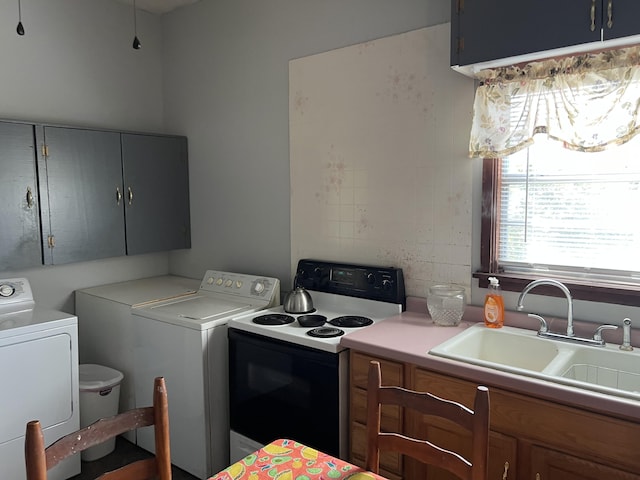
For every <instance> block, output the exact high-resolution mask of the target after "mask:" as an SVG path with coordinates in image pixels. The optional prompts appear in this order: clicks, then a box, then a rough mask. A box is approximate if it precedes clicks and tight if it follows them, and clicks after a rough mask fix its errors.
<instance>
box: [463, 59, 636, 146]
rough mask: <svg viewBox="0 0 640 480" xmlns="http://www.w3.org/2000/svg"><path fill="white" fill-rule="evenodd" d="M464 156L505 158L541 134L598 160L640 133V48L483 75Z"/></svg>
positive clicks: (479, 76)
mask: <svg viewBox="0 0 640 480" xmlns="http://www.w3.org/2000/svg"><path fill="white" fill-rule="evenodd" d="M477 78H478V79H479V80H480V86H479V87H478V88H477V91H476V97H475V103H474V115H473V125H472V128H471V139H470V142H469V155H470V156H471V157H484V158H491V157H503V156H505V155H509V154H511V153H514V152H516V151H518V150H521V149H523V148H526V147H527V146H528V145H530V144H531V143H532V142H533V141H534V139H533V137H534V135H535V134H537V133H542V134H546V135H548V136H549V137H550V138H553V139H556V140H558V141H560V142H563V144H564V146H565V147H567V148H570V149H574V150H580V151H586V152H596V151H601V150H604V149H605V148H607V147H608V146H610V145H615V144H621V143H624V142H627V141H628V140H630V139H631V138H633V137H634V136H635V135H636V134H637V133H638V132H640V46H637V47H636V46H634V47H630V48H625V49H619V50H610V51H606V52H601V53H597V54H584V55H580V56H575V57H565V58H561V59H554V60H547V61H540V62H534V63H530V64H527V65H525V66H523V67H505V68H498V69H491V70H484V71H481V72H479V73H478V74H477Z"/></svg>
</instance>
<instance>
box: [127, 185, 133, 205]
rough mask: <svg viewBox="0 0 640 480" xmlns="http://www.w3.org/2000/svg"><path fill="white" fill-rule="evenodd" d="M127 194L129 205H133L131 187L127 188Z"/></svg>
mask: <svg viewBox="0 0 640 480" xmlns="http://www.w3.org/2000/svg"><path fill="white" fill-rule="evenodd" d="M127 192H128V196H129V205H131V204H132V203H133V190H131V187H127Z"/></svg>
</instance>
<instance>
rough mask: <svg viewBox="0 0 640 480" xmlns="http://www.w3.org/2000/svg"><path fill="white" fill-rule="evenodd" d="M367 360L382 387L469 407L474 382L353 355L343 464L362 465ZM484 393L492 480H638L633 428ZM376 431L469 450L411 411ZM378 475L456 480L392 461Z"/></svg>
mask: <svg viewBox="0 0 640 480" xmlns="http://www.w3.org/2000/svg"><path fill="white" fill-rule="evenodd" d="M372 359H375V360H378V361H380V362H381V366H382V382H383V384H386V385H401V386H404V387H406V388H410V389H413V390H418V391H427V392H431V393H433V394H435V395H438V396H440V397H443V398H448V399H452V400H456V401H458V402H460V403H463V404H465V405H467V406H469V407H472V406H473V399H474V396H475V389H476V386H477V384H476V383H475V382H472V381H469V380H466V379H462V378H457V377H452V376H448V375H444V374H442V373H435V372H433V371H430V370H427V369H425V368H422V367H417V366H415V365H411V364H403V363H401V362H397V361H395V360H390V359H381V358H376V357H374V356H371V355H367V354H363V353H360V352H354V351H352V352H351V367H350V369H351V375H350V379H351V385H350V394H351V397H350V399H351V400H350V403H351V407H350V433H351V438H350V441H351V444H350V445H351V457H350V460H351V461H352V462H353V463H355V464H358V465H364V461H365V455H366V425H365V423H366V377H367V370H368V365H369V361H370V360H372ZM487 387H489V392H490V405H491V431H490V436H489V478H490V479H491V480H501V479H509V480H514V479H517V480H578V479H581V480H590V479H604V478H606V479H613V480H640V454H639V452H640V450H638V445H640V443H639V442H640V422H634V421H627V420H622V419H619V418H615V417H610V416H607V415H602V414H598V413H594V412H589V411H586V410H582V409H579V408H574V407H569V406H566V405H562V404H560V403H554V402H550V401H546V400H541V399H538V398H535V397H533V396H528V395H523V394H519V393H515V392H511V391H508V390H505V389H501V388H497V387H492V386H491V385H487ZM383 429H386V430H388V431H392V430H393V431H398V432H403V433H406V434H407V435H410V436H415V437H418V438H423V439H428V440H430V441H432V442H434V443H436V444H438V445H440V446H443V447H445V448H449V449H452V450H455V451H459V452H461V453H462V454H463V455H464V454H465V453H466V452H468V451H469V450H470V448H471V440H470V437H469V435H468V433H467V432H465V431H463V430H461V429H460V428H459V427H457V426H455V425H453V424H450V423H448V422H446V421H444V420H441V419H434V418H433V417H428V416H424V415H420V414H418V413H416V412H413V411H410V410H407V411H404V412H402V411H399V410H396V411H391V410H387V411H386V412H385V411H383ZM381 474H382V475H384V476H387V477H389V478H393V479H397V478H404V479H406V480H424V479H428V480H450V479H454V478H455V477H453V476H452V475H450V474H449V473H448V472H445V471H442V470H439V469H437V468H434V467H428V466H425V465H423V464H421V463H420V462H416V461H414V460H412V459H411V458H408V457H405V458H403V457H401V456H397V455H394V454H383V455H382V456H381Z"/></svg>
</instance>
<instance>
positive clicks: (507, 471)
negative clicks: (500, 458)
mask: <svg viewBox="0 0 640 480" xmlns="http://www.w3.org/2000/svg"><path fill="white" fill-rule="evenodd" d="M508 474H509V462H504V473H503V474H502V480H507V475H508Z"/></svg>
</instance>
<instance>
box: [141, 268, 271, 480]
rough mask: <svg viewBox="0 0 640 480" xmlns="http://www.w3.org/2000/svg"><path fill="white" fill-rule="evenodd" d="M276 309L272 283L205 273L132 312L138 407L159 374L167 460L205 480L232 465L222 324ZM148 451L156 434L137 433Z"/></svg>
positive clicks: (149, 395)
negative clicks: (188, 292) (188, 290)
mask: <svg viewBox="0 0 640 480" xmlns="http://www.w3.org/2000/svg"><path fill="white" fill-rule="evenodd" d="M279 303H280V282H279V280H278V279H276V278H268V277H260V276H252V275H243V274H238V273H229V272H218V271H212V270H210V271H207V273H206V274H205V276H204V278H203V280H202V283H201V285H200V288H199V290H198V293H196V294H195V295H192V296H188V297H183V298H177V299H173V300H168V301H165V302H160V303H155V304H153V305H149V306H145V307H139V308H133V309H132V313H133V316H134V319H135V321H134V322H133V323H134V355H135V376H136V392H135V393H136V402H137V403H138V406H143V405H149V404H150V403H151V400H152V391H151V389H149V385H151V384H152V382H153V379H154V378H155V377H157V376H164V377H165V380H166V382H167V392H168V396H169V430H170V432H171V462H172V463H173V464H174V465H176V466H178V467H180V468H181V469H183V470H186V471H187V472H189V473H191V474H192V475H195V476H196V477H198V478H201V479H205V478H208V477H210V476H211V475H213V474H214V473H216V472H218V471H220V470H222V469H223V468H225V467H227V466H228V465H229V400H228V395H229V388H228V349H227V321H228V320H229V319H230V318H231V317H233V316H237V315H239V314H241V313H243V312H246V313H249V312H252V311H257V310H261V309H264V308H270V307H273V306H276V305H279ZM138 445H140V446H142V447H143V448H145V449H147V450H149V451H151V452H153V451H154V450H153V449H154V442H153V430H152V429H141V430H140V431H139V432H138Z"/></svg>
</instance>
